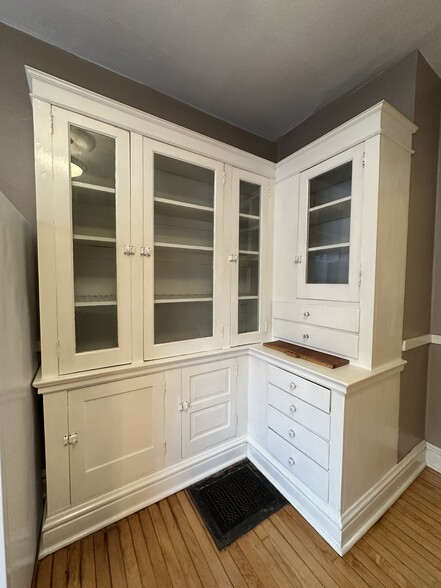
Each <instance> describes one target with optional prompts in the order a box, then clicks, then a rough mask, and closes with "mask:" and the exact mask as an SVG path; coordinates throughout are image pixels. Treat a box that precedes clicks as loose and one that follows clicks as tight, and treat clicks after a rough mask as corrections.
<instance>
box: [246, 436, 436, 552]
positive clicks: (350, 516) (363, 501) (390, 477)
mask: <svg viewBox="0 0 441 588" xmlns="http://www.w3.org/2000/svg"><path fill="white" fill-rule="evenodd" d="M425 450H426V444H425V443H424V442H421V443H420V444H419V445H417V446H416V447H415V448H414V449H413V450H412V451H411V452H410V453H409V454H408V455H407V456H406V457H405V458H404V459H403V460H402V461H401V462H400V463H398V464H397V465H396V466H395V467H393V468H392V469H391V470H390V471H389V472H388V473H387V474H386V475H385V476H384V477H383V478H382V479H381V480H379V482H378V483H377V484H375V485H374V486H373V487H372V488H371V489H370V490H369V491H368V492H366V494H364V495H363V496H362V497H361V498H360V499H359V500H358V501H357V502H356V503H355V504H353V505H352V506H351V507H350V508H349V509H348V510H347V511H346V512H344V513H343V514H341V515H340V513H338V512H337V511H335V510H334V509H332V508H331V507H330V506H329V505H328V504H326V503H325V502H324V501H322V500H321V499H320V498H318V497H316V496H315V495H313V494H312V493H311V492H310V491H307V490H306V489H305V490H304V489H303V487H302V486H303V485H302V484H301V482H298V483H296V485H294V484H293V482H292V480H291V479H289V478H288V477H287V476H286V475H285V473H284V472H283V470H282V468H279V467H278V466H277V465H276V464H275V462H274V459H272V457H271V455H270V454H269V453H268V452H267V451H266V450H265V449H264V448H263V447H261V446H260V445H258V444H257V443H255V442H254V441H253V440H251V439H249V440H248V459H250V461H252V462H253V463H254V465H255V466H256V467H257V468H258V469H259V470H260V471H261V472H262V473H263V474H264V475H265V476H266V477H267V478H268V479H269V480H270V481H271V483H272V484H274V486H275V487H276V488H277V489H278V490H279V491H280V492H281V493H282V494H283V495H284V496H285V498H286V499H287V500H289V502H290V503H291V504H292V505H293V506H294V507H295V508H296V510H298V512H299V513H300V514H301V515H302V516H303V517H304V518H305V519H306V520H307V521H308V522H309V523H310V525H311V526H312V527H314V529H315V530H316V531H317V532H318V533H319V534H320V535H321V536H322V537H323V538H324V539H325V541H327V542H328V543H329V544H330V545H331V547H332V548H333V549H335V551H336V552H337V553H338V554H339V555H341V556H343V555H344V554H345V553H346V552H347V551H349V549H351V547H352V546H353V545H355V543H356V542H357V541H358V540H359V539H361V537H362V536H363V535H364V534H365V533H366V532H367V531H368V530H369V529H370V527H372V525H374V524H375V523H376V522H377V521H378V519H379V518H380V517H381V516H382V515H383V514H384V513H385V512H386V511H387V509H388V508H389V507H390V506H392V504H393V503H394V502H395V501H396V500H397V499H398V498H399V497H400V496H401V494H402V493H403V492H404V491H405V490H406V488H407V487H408V486H409V485H410V484H411V483H412V482H413V481H414V480H415V478H416V477H417V476H418V475H419V474H420V473H421V472H422V470H423V469H424V467H425V465H426V458H425ZM440 457H441V452H440Z"/></svg>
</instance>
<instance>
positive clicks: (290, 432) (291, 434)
mask: <svg viewBox="0 0 441 588" xmlns="http://www.w3.org/2000/svg"><path fill="white" fill-rule="evenodd" d="M288 435H289V436H290V437H291V439H292V438H293V437H295V436H296V434H295V432H294V431H293V430H292V429H290V430H289V431H288Z"/></svg>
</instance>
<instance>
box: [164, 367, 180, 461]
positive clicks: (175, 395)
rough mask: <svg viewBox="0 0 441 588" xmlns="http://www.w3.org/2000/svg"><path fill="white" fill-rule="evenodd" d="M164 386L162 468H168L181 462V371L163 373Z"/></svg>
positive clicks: (171, 370)
mask: <svg viewBox="0 0 441 588" xmlns="http://www.w3.org/2000/svg"><path fill="white" fill-rule="evenodd" d="M164 384H165V419H164V420H165V425H164V427H165V428H164V439H165V442H166V452H165V460H164V466H165V467H168V466H171V465H173V464H175V463H178V462H179V461H180V460H181V457H182V455H181V453H182V452H181V437H182V417H181V413H180V412H179V403H180V402H182V370H181V369H174V370H173V369H170V370H167V371H166V372H164Z"/></svg>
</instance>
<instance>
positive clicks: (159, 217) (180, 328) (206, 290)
mask: <svg viewBox="0 0 441 588" xmlns="http://www.w3.org/2000/svg"><path fill="white" fill-rule="evenodd" d="M153 196H154V227H153V231H154V318H153V320H154V344H155V345H156V344H161V343H171V342H177V341H185V340H194V339H202V338H207V337H212V336H213V318H214V313H213V285H214V234H215V230H214V228H215V224H214V199H215V172H214V170H212V169H207V168H204V167H201V166H198V165H194V164H192V163H188V162H186V161H181V160H178V159H175V158H172V157H168V156H165V155H162V154H158V153H155V154H154V195H153Z"/></svg>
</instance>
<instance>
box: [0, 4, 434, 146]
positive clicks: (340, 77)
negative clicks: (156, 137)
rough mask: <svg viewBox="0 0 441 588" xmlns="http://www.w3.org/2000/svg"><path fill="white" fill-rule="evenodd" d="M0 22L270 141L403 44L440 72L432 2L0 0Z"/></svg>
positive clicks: (399, 53) (394, 57)
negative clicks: (420, 54) (415, 51)
mask: <svg viewBox="0 0 441 588" xmlns="http://www.w3.org/2000/svg"><path fill="white" fill-rule="evenodd" d="M0 20H2V21H4V22H5V23H7V24H10V25H12V26H13V27H15V28H18V29H21V30H23V31H25V32H28V33H30V34H31V35H34V36H36V37H38V38H40V39H43V40H44V41H47V42H49V43H51V44H53V45H56V46H58V47H61V48H63V49H66V50H67V51H70V52H72V53H74V54H76V55H78V56H80V57H83V58H86V59H88V60H90V61H93V62H95V63H97V64H100V65H102V66H104V67H107V68H109V69H111V70H113V71H115V72H118V73H120V74H123V75H125V76H127V77H130V78H132V79H134V80H137V81H138V82H141V83H143V84H146V85H148V86H151V87H153V88H155V89H157V90H159V91H161V92H163V93H165V94H168V95H169V96H173V97H174V98H177V99H178V100H181V101H183V102H186V103H188V104H190V105H192V106H194V107H196V108H199V109H200V110H203V111H205V112H208V113H210V114H212V115H214V116H216V117H218V118H221V119H223V120H226V121H228V122H230V123H232V124H234V125H237V126H239V127H241V128H243V129H246V130H248V131H251V132H253V133H256V134H258V135H261V136H263V137H266V138H268V139H272V140H273V139H276V138H279V137H280V136H281V135H282V134H284V133H285V132H287V131H288V130H289V129H291V128H292V127H294V126H296V125H297V124H299V123H300V122H301V121H302V120H304V119H305V118H307V117H308V116H309V115H310V114H312V113H313V112H314V111H316V110H317V109H318V108H320V107H321V106H323V105H324V104H325V103H327V102H330V101H331V100H332V99H334V98H336V97H338V96H340V95H342V94H343V93H345V92H347V91H349V90H352V89H353V88H355V87H356V86H358V85H359V84H361V83H363V82H364V81H366V80H367V79H369V78H371V77H372V76H374V75H375V74H377V73H380V72H381V71H383V70H384V69H386V68H387V67H388V66H389V65H391V64H392V63H394V62H396V61H398V60H399V59H400V58H402V57H404V56H405V55H407V54H408V53H410V52H411V51H412V50H414V49H422V51H423V54H424V55H425V57H426V59H428V61H429V63H431V65H432V67H434V68H435V69H436V70H437V71H438V73H439V74H441V1H440V0H122V1H121V0H1V2H0ZM49 73H50V72H49Z"/></svg>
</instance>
